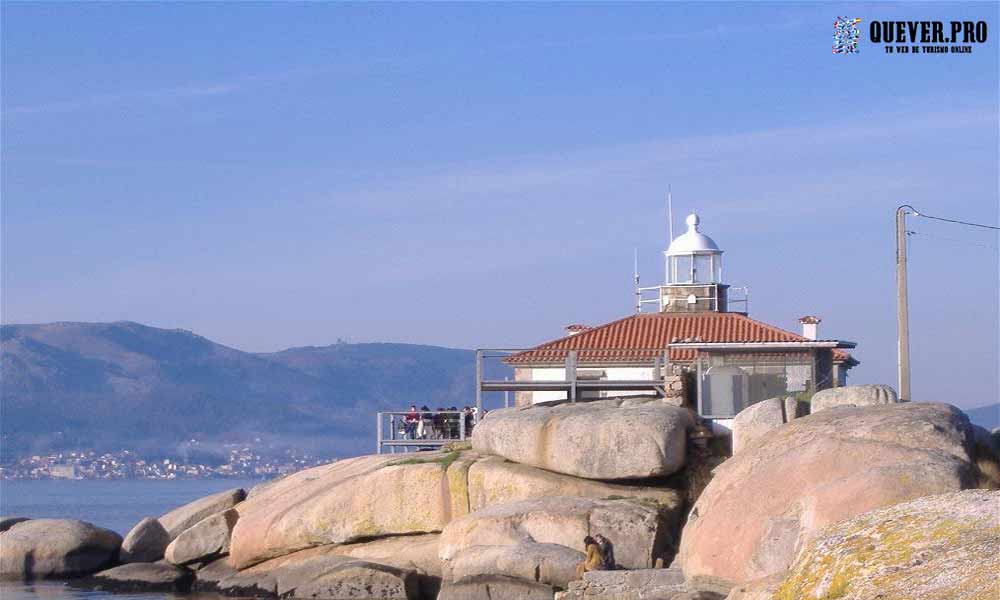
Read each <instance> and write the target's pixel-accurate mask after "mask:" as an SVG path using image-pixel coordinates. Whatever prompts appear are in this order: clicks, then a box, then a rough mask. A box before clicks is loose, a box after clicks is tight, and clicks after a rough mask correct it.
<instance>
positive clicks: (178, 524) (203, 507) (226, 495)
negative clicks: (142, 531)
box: [157, 488, 246, 540]
mask: <svg viewBox="0 0 1000 600" xmlns="http://www.w3.org/2000/svg"><path fill="white" fill-rule="evenodd" d="M245 497H246V492H244V491H243V490H242V489H240V488H237V489H232V490H226V491H224V492H219V493H218V494H212V495H211V496H206V497H204V498H200V499H198V500H195V501H194V502H190V503H188V504H185V505H184V506H181V507H179V508H175V509H174V510H172V511H170V512H168V513H167V514H165V515H163V516H162V517H160V518H159V519H157V520H158V521H159V522H160V525H163V528H164V529H166V530H167V533H168V534H170V539H171V540H174V539H176V538H177V536H179V535H180V534H181V533H182V532H183V531H184V530H185V529H188V528H190V527H191V526H193V525H194V524H195V523H197V522H198V521H201V520H203V519H206V518H208V517H211V516H212V515H216V514H219V513H220V512H222V511H224V510H227V509H230V508H232V507H234V506H236V505H237V504H239V503H240V502H242V501H243V499H244V498H245Z"/></svg>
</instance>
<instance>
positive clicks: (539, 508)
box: [438, 497, 670, 571]
mask: <svg viewBox="0 0 1000 600" xmlns="http://www.w3.org/2000/svg"><path fill="white" fill-rule="evenodd" d="M668 529H669V524H668V523H667V522H666V520H665V519H664V518H663V516H662V515H661V513H660V510H659V508H658V507H657V506H656V505H655V504H653V503H639V502H636V501H632V500H590V499H586V498H563V497H554V498H539V499H536V500H524V501H521V502H513V503H510V504H502V505H498V506H491V507H489V508H484V509H482V510H478V511H476V512H473V513H470V514H468V515H466V516H464V517H462V518H460V519H455V520H454V521H452V522H451V523H449V524H448V526H447V527H445V529H444V531H443V532H442V533H441V539H440V541H439V542H438V552H439V556H440V557H441V559H442V560H445V561H452V560H455V559H456V557H458V555H459V554H460V553H461V552H463V551H465V550H467V549H469V548H472V547H474V546H516V545H518V544H523V543H537V544H559V545H561V546H566V547H567V548H572V549H574V550H577V551H579V552H583V551H584V550H585V548H584V546H583V538H584V537H586V536H588V535H595V534H598V533H600V534H602V535H604V536H605V537H607V538H608V539H609V540H611V542H612V543H613V544H614V547H615V558H616V560H617V562H618V564H619V565H621V566H622V567H624V568H627V569H642V568H648V567H652V566H654V564H655V562H656V559H657V558H663V557H664V555H665V554H666V553H667V552H668V551H669V541H670V537H669V535H668ZM445 569H446V571H447V569H448V567H445Z"/></svg>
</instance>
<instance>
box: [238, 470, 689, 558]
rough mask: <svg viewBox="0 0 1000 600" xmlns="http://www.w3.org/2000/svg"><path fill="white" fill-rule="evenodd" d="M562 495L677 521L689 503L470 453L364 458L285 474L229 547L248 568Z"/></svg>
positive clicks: (254, 501) (673, 495)
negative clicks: (635, 502)
mask: <svg viewBox="0 0 1000 600" xmlns="http://www.w3.org/2000/svg"><path fill="white" fill-rule="evenodd" d="M557 495H558V496H576V497H584V498H592V499H602V498H636V499H640V500H642V501H643V502H646V503H649V504H653V505H655V506H656V507H657V508H658V509H659V511H660V513H661V516H662V518H663V520H664V521H666V522H668V523H670V524H675V523H676V522H678V521H679V519H680V518H681V514H680V513H681V509H682V506H683V498H682V497H681V494H680V492H678V491H676V490H672V489H669V488H654V487H647V486H625V485H616V484H609V483H604V482H598V481H590V480H586V479H579V478H576V477H570V476H568V475H560V474H558V473H551V472H548V471H544V470H542V469H538V468H535V467H530V466H526V465H518V464H516V463H511V462H508V461H506V460H504V459H502V458H500V457H496V456H486V457H483V456H481V455H479V454H477V453H475V452H471V451H464V452H459V451H455V452H426V453H424V452H422V453H420V454H418V455H415V456H411V457H400V456H398V455H397V456H391V455H389V456H386V455H382V456H366V457H360V458H355V459H348V460H342V461H339V462H337V463H334V464H332V465H324V466H322V467H316V468H314V469H309V470H306V471H302V472H300V473H297V474H295V475H292V476H290V477H286V478H285V479H282V480H281V481H278V482H275V483H273V484H271V485H270V486H268V487H266V488H264V489H263V490H261V491H259V492H258V493H256V494H255V495H254V497H253V498H250V499H248V500H246V501H245V502H243V503H242V504H240V505H239V506H238V507H237V509H236V510H238V511H239V513H240V519H239V521H238V522H237V524H236V527H235V528H234V529H233V535H232V542H231V550H230V552H231V554H232V556H233V564H234V566H236V567H238V568H246V567H248V566H251V565H253V564H256V563H258V562H261V561H264V560H267V559H269V558H274V557H276V556H281V555H284V554H288V553H291V552H296V551H298V550H302V549H305V548H310V547H314V546H321V545H329V544H348V543H351V542H354V541H357V540H361V539H369V538H379V537H387V536H397V535H414V534H420V533H428V532H439V531H441V530H442V529H443V528H444V527H445V525H446V524H447V523H448V522H449V521H451V520H453V519H455V518H458V517H461V516H463V515H466V514H468V513H469V512H470V511H476V510H480V509H482V508H486V507H489V506H494V505H497V504H506V503H510V502H513V501H518V500H524V499H532V498H540V497H549V496H557ZM581 539H582V538H581Z"/></svg>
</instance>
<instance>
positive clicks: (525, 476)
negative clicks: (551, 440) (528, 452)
mask: <svg viewBox="0 0 1000 600" xmlns="http://www.w3.org/2000/svg"><path fill="white" fill-rule="evenodd" d="M468 496H469V505H470V510H473V511H475V510H480V509H482V508H486V507H488V506H496V505H498V504H507V503H509V502H517V501H519V500H531V499H534V498H546V497H549V496H573V497H579V498H591V499H594V500H600V499H602V498H612V497H613V498H634V499H639V500H643V501H650V502H654V503H656V504H657V505H659V506H660V507H663V508H664V509H667V510H670V511H674V512H676V513H677V515H678V518H679V516H680V511H681V509H682V507H683V503H684V499H683V497H682V494H681V492H679V491H677V490H674V489H671V488H667V487H651V486H642V485H619V484H613V483H605V482H603V481H591V480H589V479H580V478H578V477H571V476H569V475H561V474H559V473H553V472H551V471H545V470H543V469H538V468H535V467H529V466H527V465H520V464H517V463H513V462H510V461H508V460H505V459H503V458H501V457H499V456H487V457H485V458H482V459H481V460H478V461H476V462H475V463H473V464H472V465H471V466H470V467H469V469H468Z"/></svg>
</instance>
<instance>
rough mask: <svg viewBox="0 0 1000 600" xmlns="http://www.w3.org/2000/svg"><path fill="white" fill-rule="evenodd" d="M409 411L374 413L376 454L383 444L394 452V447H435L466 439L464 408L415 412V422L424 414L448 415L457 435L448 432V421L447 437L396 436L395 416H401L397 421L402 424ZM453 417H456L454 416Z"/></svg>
mask: <svg viewBox="0 0 1000 600" xmlns="http://www.w3.org/2000/svg"><path fill="white" fill-rule="evenodd" d="M411 412H413V411H409V410H402V411H396V410H391V411H380V412H378V413H376V415H375V449H376V452H377V453H378V454H382V449H383V447H385V446H388V447H390V448H391V449H392V452H393V453H395V450H396V448H403V449H404V450H407V449H410V448H413V449H418V450H419V449H422V448H435V447H441V446H444V445H445V444H448V443H451V442H460V441H465V440H466V439H467V435H466V433H467V431H466V426H465V422H466V419H465V416H466V414H467V413H466V412H465V411H464V410H418V411H416V413H417V415H418V417H419V418H418V420H417V422H420V421H423V420H424V419H423V416H424V415H445V416H450V417H451V419H453V421H451V423H455V424H457V425H458V428H457V432H456V433H457V434H458V437H452V436H451V435H450V432H451V428H450V425H451V423H448V425H449V435H448V436H447V437H440V438H419V439H410V438H406V437H402V438H397V437H396V434H397V433H398V427H397V417H402V418H401V419H399V421H398V423H399V424H400V425H402V424H404V423H405V422H406V421H405V417H406V416H407V415H409V414H410V413H411ZM386 417H388V418H389V430H388V436H387V435H386V431H385V427H384V425H385V418H386ZM455 417H457V418H455Z"/></svg>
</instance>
